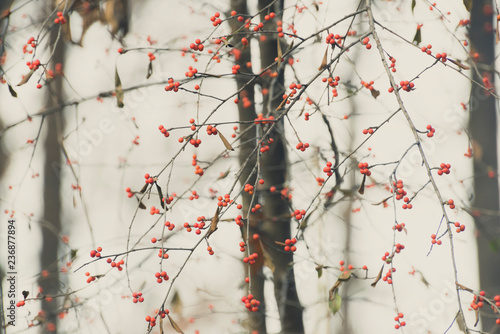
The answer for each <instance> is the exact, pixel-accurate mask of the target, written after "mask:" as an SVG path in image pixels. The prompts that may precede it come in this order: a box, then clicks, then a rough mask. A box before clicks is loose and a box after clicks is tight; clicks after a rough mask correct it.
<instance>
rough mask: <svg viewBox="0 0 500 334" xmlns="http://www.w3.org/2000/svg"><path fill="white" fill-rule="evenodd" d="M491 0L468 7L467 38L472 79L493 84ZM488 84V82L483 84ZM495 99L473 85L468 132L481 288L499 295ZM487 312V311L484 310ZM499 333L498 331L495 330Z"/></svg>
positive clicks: (487, 320) (487, 325)
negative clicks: (473, 67)
mask: <svg viewBox="0 0 500 334" xmlns="http://www.w3.org/2000/svg"><path fill="white" fill-rule="evenodd" d="M492 14H493V7H492V1H491V0H477V1H473V6H472V10H471V25H470V41H471V51H472V53H475V52H477V53H478V54H479V59H478V61H477V64H476V65H477V69H478V70H477V71H473V76H472V78H473V79H474V81H477V82H481V83H483V78H488V80H489V81H490V83H491V86H492V87H494V78H495V54H494V49H495V35H494V27H493V16H492ZM486 85H487V84H486ZM495 103H496V102H495V98H494V97H493V96H491V94H489V93H488V92H487V91H486V90H484V89H483V88H481V87H479V86H478V85H475V84H472V89H471V96H470V124H469V129H470V135H471V140H472V148H473V151H474V201H473V214H474V218H475V222H476V227H477V228H478V229H479V232H480V233H479V236H478V240H477V241H478V256H479V274H480V284H481V289H482V290H485V291H486V292H487V293H488V295H489V294H500V281H499V279H498V278H499V277H500V256H499V254H498V245H499V237H500V225H499V215H498V209H499V198H498V178H497V177H498V175H497V171H498V164H497V150H498V147H497V139H496V138H497V118H496V110H495ZM485 313H489V312H485ZM481 321H482V325H483V330H485V331H487V332H490V331H491V329H492V328H493V327H494V326H495V317H491V314H490V317H488V316H482V317H481ZM496 332H498V331H496Z"/></svg>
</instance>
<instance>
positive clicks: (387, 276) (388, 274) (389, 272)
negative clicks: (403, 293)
mask: <svg viewBox="0 0 500 334" xmlns="http://www.w3.org/2000/svg"><path fill="white" fill-rule="evenodd" d="M395 271H396V268H389V269H388V270H387V272H386V273H385V275H384V277H382V281H384V282H387V284H392V273H393V272H395Z"/></svg>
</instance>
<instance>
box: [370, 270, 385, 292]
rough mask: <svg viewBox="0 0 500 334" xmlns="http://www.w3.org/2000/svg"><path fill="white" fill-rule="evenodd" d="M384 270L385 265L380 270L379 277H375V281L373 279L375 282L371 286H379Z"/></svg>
mask: <svg viewBox="0 0 500 334" xmlns="http://www.w3.org/2000/svg"><path fill="white" fill-rule="evenodd" d="M383 270H384V266H383V265H382V268H380V271H379V273H378V275H377V278H375V281H373V283H372V284H371V286H373V287H376V286H377V283H378V281H380V279H381V278H382V272H383Z"/></svg>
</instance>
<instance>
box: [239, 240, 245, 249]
mask: <svg viewBox="0 0 500 334" xmlns="http://www.w3.org/2000/svg"><path fill="white" fill-rule="evenodd" d="M245 246H246V245H245V242H243V241H240V252H244V251H245V250H246V248H245Z"/></svg>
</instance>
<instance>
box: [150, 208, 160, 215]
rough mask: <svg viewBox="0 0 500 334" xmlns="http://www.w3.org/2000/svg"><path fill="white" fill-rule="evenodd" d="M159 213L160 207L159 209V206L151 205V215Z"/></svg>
mask: <svg viewBox="0 0 500 334" xmlns="http://www.w3.org/2000/svg"><path fill="white" fill-rule="evenodd" d="M159 213H160V209H158V208H157V207H155V206H152V207H151V209H150V210H149V214H150V215H151V216H153V215H157V214H159Z"/></svg>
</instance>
